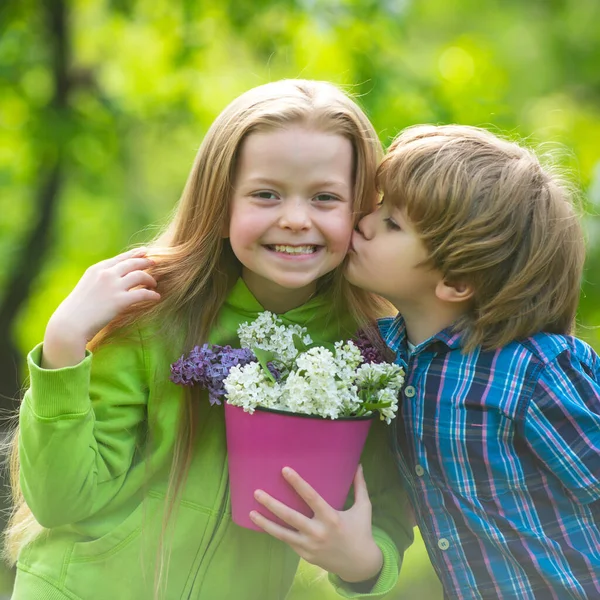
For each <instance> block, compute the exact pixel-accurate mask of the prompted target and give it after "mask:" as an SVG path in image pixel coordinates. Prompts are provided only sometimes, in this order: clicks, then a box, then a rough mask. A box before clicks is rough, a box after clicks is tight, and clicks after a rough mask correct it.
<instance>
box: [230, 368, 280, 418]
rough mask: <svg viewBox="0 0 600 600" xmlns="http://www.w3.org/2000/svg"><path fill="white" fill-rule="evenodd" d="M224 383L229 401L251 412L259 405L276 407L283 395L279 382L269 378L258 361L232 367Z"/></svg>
mask: <svg viewBox="0 0 600 600" xmlns="http://www.w3.org/2000/svg"><path fill="white" fill-rule="evenodd" d="M223 385H224V387H225V391H226V392H227V402H229V404H233V405H234V406H241V407H242V408H243V409H244V410H245V411H246V412H249V413H253V412H254V409H255V408H256V407H257V406H263V407H265V408H275V407H276V406H277V403H278V400H279V397H280V396H281V390H280V389H279V384H277V383H273V382H272V381H271V380H270V379H268V378H267V376H266V375H265V372H264V370H263V368H262V367H261V365H260V363H257V362H255V363H249V364H247V365H244V366H243V367H240V366H239V365H238V366H235V367H232V368H231V369H230V371H229V375H227V377H226V378H225V380H224V381H223Z"/></svg>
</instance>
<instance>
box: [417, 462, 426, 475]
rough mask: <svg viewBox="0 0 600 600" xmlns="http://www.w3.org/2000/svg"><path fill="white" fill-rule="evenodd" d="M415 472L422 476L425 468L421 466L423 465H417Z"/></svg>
mask: <svg viewBox="0 0 600 600" xmlns="http://www.w3.org/2000/svg"><path fill="white" fill-rule="evenodd" d="M415 473H416V474H417V475H418V476H419V477H422V476H423V475H424V474H425V469H424V468H423V467H422V466H421V465H417V466H416V467H415Z"/></svg>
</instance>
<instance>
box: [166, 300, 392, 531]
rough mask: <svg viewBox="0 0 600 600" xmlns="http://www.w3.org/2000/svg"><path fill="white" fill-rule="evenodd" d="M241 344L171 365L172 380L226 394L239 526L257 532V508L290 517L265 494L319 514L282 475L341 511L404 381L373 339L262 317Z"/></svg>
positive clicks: (244, 328)
mask: <svg viewBox="0 0 600 600" xmlns="http://www.w3.org/2000/svg"><path fill="white" fill-rule="evenodd" d="M238 336H239V340H240V345H241V348H232V347H230V346H217V345H208V344H204V345H203V346H202V347H198V346H197V347H195V348H194V349H193V350H192V352H191V353H190V354H189V355H187V356H182V357H181V358H180V359H179V360H178V361H177V362H175V363H174V364H173V365H172V366H171V380H172V381H173V382H174V383H177V384H179V385H184V386H189V385H199V386H201V387H203V388H205V389H207V390H208V394H209V400H210V402H211V404H221V400H222V398H225V400H226V404H225V421H226V435H227V449H228V462H229V477H230V488H231V503H232V513H233V520H234V522H236V523H237V524H239V525H242V526H243V527H248V528H251V529H258V527H257V526H256V525H254V523H253V522H252V521H251V520H250V518H249V516H248V515H249V512H250V511H251V510H257V511H259V512H261V513H262V514H264V515H265V516H267V518H270V519H271V520H275V521H277V522H279V523H280V524H283V522H282V521H280V520H279V519H277V518H276V517H275V516H274V515H272V514H270V513H269V511H268V510H267V509H266V508H265V507H263V506H262V505H261V504H259V503H258V502H256V501H255V500H254V495H253V494H254V490H256V489H259V488H260V489H263V490H265V491H266V492H268V493H269V494H271V495H272V496H274V497H275V498H277V499H278V500H280V501H281V502H283V503H285V504H287V505H288V506H290V507H292V508H294V509H295V510H298V511H299V512H302V513H303V514H306V515H308V516H311V515H312V511H311V510H310V508H309V507H308V506H307V505H306V503H305V502H304V501H303V500H302V499H301V498H300V497H299V496H298V495H297V494H296V492H295V491H294V490H293V489H292V488H291V487H290V486H289V485H288V484H287V483H286V482H285V480H284V479H283V476H282V474H281V470H282V468H283V467H284V466H290V467H292V468H294V469H295V470H296V471H297V472H298V473H299V474H300V476H301V477H303V478H304V479H305V480H306V481H307V482H308V483H309V484H310V485H311V486H312V487H313V488H315V489H316V491H317V492H318V493H319V494H320V495H321V496H322V497H323V498H324V499H325V500H326V501H327V502H328V503H329V504H330V505H331V506H333V507H334V508H336V509H338V510H339V509H341V508H342V507H343V504H344V502H345V499H346V496H347V494H348V491H349V490H350V486H351V484H352V480H353V477H354V473H355V471H356V468H357V466H358V463H359V460H360V454H361V452H362V448H363V446H364V443H365V440H366V437H367V434H368V431H369V428H370V425H371V422H372V420H373V418H374V417H375V416H376V415H379V417H380V418H381V419H382V420H385V421H386V422H387V423H389V422H390V421H391V420H392V419H393V418H394V416H395V414H396V411H397V407H398V404H397V397H398V392H399V390H400V388H401V386H402V383H403V381H404V372H403V370H402V368H401V367H399V366H397V365H394V364H390V363H386V362H384V361H383V359H382V358H381V357H380V356H379V355H378V353H377V352H376V350H375V349H374V348H373V346H372V345H370V343H369V342H368V340H367V338H366V337H364V336H363V337H359V338H357V339H356V340H354V341H339V342H336V343H335V344H320V345H317V344H314V343H313V341H312V339H311V337H310V336H309V335H308V334H307V331H306V329H305V328H304V327H301V326H299V325H285V324H283V322H282V321H281V319H279V318H278V317H277V316H276V315H274V314H272V313H270V312H264V313H261V314H260V315H259V317H258V318H257V319H256V320H255V321H254V322H252V323H244V324H242V325H240V327H239V328H238Z"/></svg>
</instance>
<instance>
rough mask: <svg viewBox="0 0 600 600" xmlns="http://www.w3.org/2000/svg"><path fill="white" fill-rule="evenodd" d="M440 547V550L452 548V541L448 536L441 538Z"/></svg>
mask: <svg viewBox="0 0 600 600" xmlns="http://www.w3.org/2000/svg"><path fill="white" fill-rule="evenodd" d="M438 548H439V549H440V550H448V548H450V542H449V541H448V540H447V539H446V538H440V539H439V541H438Z"/></svg>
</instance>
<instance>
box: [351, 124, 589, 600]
mask: <svg viewBox="0 0 600 600" xmlns="http://www.w3.org/2000/svg"><path fill="white" fill-rule="evenodd" d="M378 176H379V183H380V187H381V190H382V191H383V195H384V199H383V202H382V205H381V206H380V208H379V209H378V210H377V211H376V212H375V213H372V214H371V215H368V216H367V217H365V218H364V219H363V220H362V221H361V222H360V224H359V228H358V231H356V232H355V233H354V236H353V239H352V246H353V248H352V250H351V252H350V257H349V262H348V266H347V278H348V279H349V281H350V282H351V283H353V284H355V285H357V286H359V287H361V288H365V289H367V290H369V291H372V292H376V293H378V294H380V295H381V296H383V297H384V298H386V299H387V300H389V301H391V302H392V303H393V304H394V305H395V306H396V308H397V309H398V310H399V311H400V314H401V315H402V316H398V317H396V319H383V320H382V321H381V322H380V331H381V333H382V335H383V338H384V340H385V341H386V343H387V344H388V346H389V347H390V348H391V349H393V350H394V351H396V352H397V362H399V363H400V364H404V365H405V366H406V368H407V377H406V381H405V387H404V390H403V392H402V406H401V408H400V409H399V413H398V418H397V419H396V421H397V422H396V438H397V443H396V453H397V459H398V463H399V468H400V470H401V473H402V475H403V479H404V480H405V483H406V487H407V489H408V491H409V494H410V496H411V499H412V502H413V505H414V508H415V513H416V520H417V523H418V525H419V527H420V529H421V532H422V535H423V538H424V540H425V543H426V545H427V548H428V551H429V555H430V558H431V560H432V562H433V565H434V567H435V569H436V571H437V573H438V575H439V577H440V579H441V581H442V583H443V586H444V589H445V593H446V597H447V598H465V599H467V598H468V599H492V598H494V599H495V598H503V599H507V598H519V599H520V600H527V599H539V600H548V599H551V598H553V599H555V600H563V599H574V598H577V599H581V600H584V599H589V598H600V385H599V381H600V358H599V357H598V356H597V355H596V354H595V353H594V352H593V350H592V349H591V348H590V347H589V346H588V345H587V344H585V343H584V342H582V341H580V340H577V339H576V338H574V337H571V336H570V335H569V333H570V330H571V327H572V325H573V322H574V319H575V312H576V307H577V302H578V296H579V284H580V279H581V273H582V267H583V261H584V242H583V236H582V232H581V229H580V225H579V223H578V220H577V217H576V215H575V212H574V209H573V206H572V203H571V201H570V195H569V193H568V191H567V190H566V188H565V187H564V186H563V185H562V184H561V183H560V182H559V180H558V179H557V178H556V177H554V176H553V175H552V174H551V173H550V172H549V171H548V170H546V169H544V168H542V166H541V165H540V163H539V162H538V160H537V158H536V157H535V156H534V155H533V154H532V153H531V152H530V151H528V150H525V149H523V148H521V147H519V146H517V145H516V144H514V143H511V142H507V141H504V140H501V139H499V138H497V137H496V136H494V135H492V134H491V133H489V132H487V131H484V130H481V129H476V128H472V127H463V126H441V127H433V126H417V127H413V128H409V129H407V130H405V131H404V132H403V133H401V134H400V135H399V137H398V138H396V140H395V141H394V143H393V144H392V146H391V148H390V150H389V153H388V155H387V157H386V158H385V159H384V161H383V163H382V165H381V167H380V170H379V173H378Z"/></svg>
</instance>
